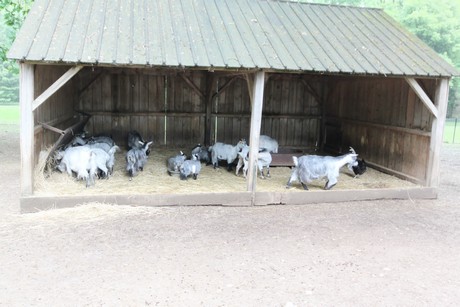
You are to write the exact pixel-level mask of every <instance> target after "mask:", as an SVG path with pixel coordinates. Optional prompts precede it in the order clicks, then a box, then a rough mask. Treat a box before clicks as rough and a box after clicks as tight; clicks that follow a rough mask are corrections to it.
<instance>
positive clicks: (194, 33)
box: [180, 1, 210, 67]
mask: <svg viewBox="0 0 460 307" xmlns="http://www.w3.org/2000/svg"><path fill="white" fill-rule="evenodd" d="M180 5H181V10H182V11H183V12H184V14H185V13H187V14H188V16H187V17H186V19H187V24H186V25H185V27H186V33H187V36H188V40H189V42H190V45H191V49H192V54H193V63H194V64H195V66H201V67H203V66H204V67H206V66H209V65H210V62H209V60H208V56H207V53H206V48H205V44H204V41H203V35H202V34H201V30H200V25H199V23H198V19H197V13H196V9H195V4H194V2H193V1H181V2H180ZM184 22H185V17H184Z"/></svg>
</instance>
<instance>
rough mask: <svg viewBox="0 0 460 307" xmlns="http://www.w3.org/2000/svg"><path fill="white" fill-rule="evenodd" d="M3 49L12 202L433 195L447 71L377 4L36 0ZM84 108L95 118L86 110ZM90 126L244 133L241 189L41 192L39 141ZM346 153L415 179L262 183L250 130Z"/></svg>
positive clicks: (164, 138) (186, 136) (183, 136)
mask: <svg viewBox="0 0 460 307" xmlns="http://www.w3.org/2000/svg"><path fill="white" fill-rule="evenodd" d="M9 57H10V58H12V59H16V60H18V61H19V63H20V72H21V75H20V108H21V132H20V139H21V195H22V197H21V205H22V208H23V210H24V211H29V210H34V208H38V209H40V208H43V207H45V206H47V205H50V204H55V206H67V205H71V204H76V203H81V202H82V201H88V200H92V201H95V200H99V201H109V202H117V203H128V204H146V205H167V204H172V205H188V204H192V205H193V204H221V205H229V204H230V205H262V204H276V203H289V204H291V203H292V204H300V203H308V202H330V201H346V200H360V199H380V198H406V197H411V198H427V197H428V198H431V197H436V195H437V192H436V191H437V190H436V188H437V186H438V182H439V152H440V149H441V144H442V133H443V127H444V121H445V116H446V108H447V98H448V89H449V80H450V78H451V77H452V76H455V75H458V71H456V70H455V69H454V68H453V67H451V66H450V65H449V64H448V63H446V62H445V61H444V60H443V59H442V58H440V57H439V56H438V55H437V54H436V53H435V52H434V51H433V50H431V49H430V48H429V47H427V46H426V45H425V44H424V43H423V42H421V41H420V40H419V39H417V38H416V37H415V36H413V35H412V34H410V33H408V32H407V31H406V30H404V29H403V28H402V27H401V26H400V25H398V24H397V23H396V22H395V21H394V20H392V19H391V18H390V17H389V16H388V15H386V14H385V13H384V12H383V11H382V10H379V9H369V8H355V7H345V6H328V5H317V4H306V3H298V2H289V1H267V0H232V1H229V0H214V1H207V0H177V1H168V0H158V1H148V0H139V1H137V0H131V1H129V0H122V1H119V2H117V3H116V4H115V5H114V4H113V3H111V2H110V1H108V0H94V1H84V0H37V1H35V3H34V5H33V7H32V9H31V11H30V13H29V15H28V17H27V19H26V21H25V23H24V26H23V28H22V29H21V31H20V32H19V34H18V36H17V39H16V41H15V42H14V44H13V46H12V48H11V50H10V52H9ZM86 115H89V116H90V117H88V116H86ZM85 124H86V128H85V129H87V130H89V132H91V133H111V134H112V135H113V137H114V138H115V140H116V141H117V142H118V143H121V144H123V141H124V138H125V135H126V133H127V132H128V131H130V130H133V129H135V130H138V131H139V132H140V133H141V134H142V135H144V136H145V137H146V138H154V139H155V141H156V144H157V145H158V146H163V145H164V146H193V145H195V144H196V143H197V142H201V143H205V144H210V143H212V142H215V141H221V142H226V143H235V142H236V141H237V140H238V139H239V138H241V137H249V144H250V146H251V151H250V159H249V165H250V167H249V170H250V171H249V173H248V180H247V189H246V191H235V192H234V193H216V192H215V191H210V192H209V193H205V194H206V195H204V194H203V193H199V194H190V195H184V194H181V195H174V194H151V195H130V196H129V197H121V196H117V195H113V193H110V192H109V191H107V194H104V195H99V196H97V197H95V196H90V197H89V196H88V197H78V198H75V197H64V196H63V197H57V196H56V195H55V196H50V197H36V196H35V195H34V182H33V180H34V176H33V174H34V166H35V164H36V161H37V160H38V156H39V154H40V151H42V150H44V149H46V148H49V147H50V146H52V145H53V144H55V143H56V141H57V140H58V139H59V138H61V139H62V138H66V137H67V138H68V137H70V136H71V134H72V132H73V131H75V130H76V129H80V128H82V126H83V125H85ZM260 134H268V135H270V136H272V137H274V138H275V139H277V140H278V141H279V143H280V145H281V147H283V148H289V149H299V148H300V149H303V150H305V149H311V150H317V149H321V150H322V149H325V150H326V149H327V150H329V151H332V152H334V153H338V152H343V151H347V148H348V146H350V145H353V147H354V148H355V149H356V151H357V152H358V153H360V155H361V156H364V157H366V160H367V161H369V162H370V164H371V165H372V166H373V167H375V168H376V169H379V170H381V171H384V172H386V173H390V174H393V175H396V176H398V177H401V178H404V179H406V180H410V181H412V182H416V183H418V184H419V185H420V187H419V188H415V189H409V190H408V189H386V190H366V191H340V190H336V191H334V190H333V191H327V192H325V191H309V192H305V193H308V198H306V196H305V194H304V193H280V192H276V193H270V192H258V191H257V184H256V183H257V182H256V181H257V180H256V178H257V176H256V167H255V163H254V162H255V160H256V158H257V150H256V149H257V146H256V144H258V140H259V135H260Z"/></svg>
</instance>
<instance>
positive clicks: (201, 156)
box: [191, 144, 211, 165]
mask: <svg viewBox="0 0 460 307" xmlns="http://www.w3.org/2000/svg"><path fill="white" fill-rule="evenodd" d="M191 154H192V156H193V155H195V154H197V155H198V160H200V161H201V162H204V163H206V165H208V164H209V162H211V159H210V158H209V150H208V149H207V148H206V146H202V145H201V144H197V145H196V146H195V147H193V149H192V152H191Z"/></svg>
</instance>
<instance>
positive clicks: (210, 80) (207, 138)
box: [203, 73, 216, 145]
mask: <svg viewBox="0 0 460 307" xmlns="http://www.w3.org/2000/svg"><path fill="white" fill-rule="evenodd" d="M215 83H216V76H215V74H214V73H208V74H207V75H206V97H204V102H205V110H206V112H205V119H204V140H203V141H204V143H203V144H204V145H209V144H211V128H212V122H211V114H212V101H213V99H214V95H213V90H214V84H215Z"/></svg>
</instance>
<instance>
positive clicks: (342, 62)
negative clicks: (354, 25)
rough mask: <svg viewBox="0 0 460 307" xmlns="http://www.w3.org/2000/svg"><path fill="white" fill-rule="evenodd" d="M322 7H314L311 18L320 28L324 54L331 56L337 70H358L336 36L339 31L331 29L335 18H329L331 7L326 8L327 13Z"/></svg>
mask: <svg viewBox="0 0 460 307" xmlns="http://www.w3.org/2000/svg"><path fill="white" fill-rule="evenodd" d="M324 7H325V6H316V7H314V8H313V9H312V10H311V14H312V18H314V19H315V24H317V25H318V27H319V28H320V29H321V35H322V44H323V45H324V46H326V55H328V56H329V57H330V58H331V60H332V61H333V62H334V64H335V66H336V67H337V69H338V70H339V72H346V73H353V72H355V70H359V67H360V66H359V65H356V64H355V63H353V62H354V60H350V56H349V54H348V51H347V50H346V49H345V48H344V45H343V43H341V42H340V37H338V34H340V31H333V29H334V27H335V20H333V19H332V18H331V14H330V13H331V9H330V8H328V9H327V13H324V11H323V8H324ZM313 14H314V15H313ZM353 64H354V65H353ZM356 68H357V69H356Z"/></svg>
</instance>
